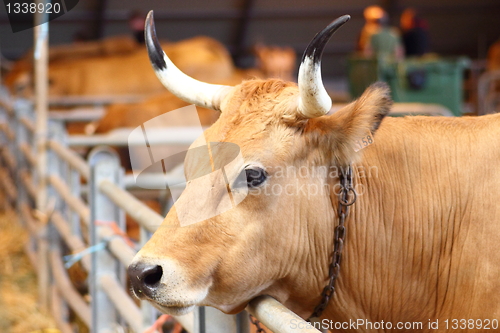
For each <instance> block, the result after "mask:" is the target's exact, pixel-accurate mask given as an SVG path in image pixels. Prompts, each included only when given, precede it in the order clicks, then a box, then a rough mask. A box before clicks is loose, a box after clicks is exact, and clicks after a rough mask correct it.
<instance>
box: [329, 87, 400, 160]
mask: <svg viewBox="0 0 500 333" xmlns="http://www.w3.org/2000/svg"><path fill="white" fill-rule="evenodd" d="M391 106H392V99H391V97H390V89H389V87H388V86H387V84H385V83H382V82H377V83H374V84H372V85H371V86H370V87H368V88H367V89H366V90H365V92H364V93H363V95H361V97H359V99H357V100H355V101H354V102H352V103H350V104H349V105H347V106H345V107H344V108H342V109H340V110H339V111H337V112H335V113H334V114H333V115H331V116H330V117H328V118H329V123H330V129H331V130H332V131H331V132H330V135H331V137H330V140H331V141H333V142H331V144H332V145H333V146H334V147H335V148H334V150H335V154H336V155H337V156H336V157H337V161H338V162H344V163H345V162H347V163H349V162H352V161H354V160H356V156H357V155H358V154H356V150H358V149H357V148H358V144H359V142H363V141H362V139H363V138H366V136H367V135H374V134H375V132H376V131H377V129H378V128H379V126H380V123H381V122H382V120H383V119H384V117H385V116H386V115H387V114H388V113H389V111H390V109H391ZM332 148H333V147H332Z"/></svg>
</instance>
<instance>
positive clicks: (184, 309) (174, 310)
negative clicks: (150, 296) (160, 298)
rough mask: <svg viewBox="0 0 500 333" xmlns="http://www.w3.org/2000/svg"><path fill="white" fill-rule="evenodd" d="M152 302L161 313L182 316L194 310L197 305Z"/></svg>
mask: <svg viewBox="0 0 500 333" xmlns="http://www.w3.org/2000/svg"><path fill="white" fill-rule="evenodd" d="M151 304H152V305H153V306H154V307H155V308H156V309H158V311H160V312H161V313H164V314H168V315H171V316H182V315H185V314H188V313H189V312H191V311H193V309H194V308H195V305H190V306H163V305H161V304H158V303H155V302H152V301H151Z"/></svg>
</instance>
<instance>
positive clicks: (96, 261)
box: [89, 147, 121, 333]
mask: <svg viewBox="0 0 500 333" xmlns="http://www.w3.org/2000/svg"><path fill="white" fill-rule="evenodd" d="M119 161H120V159H119V157H118V155H117V154H116V153H115V152H114V151H112V150H110V149H109V148H103V147H97V148H94V149H93V150H92V152H91V153H90V156H89V164H90V184H89V185H90V187H89V195H90V197H89V203H90V222H91V223H90V240H91V245H92V246H96V245H97V244H102V243H103V242H105V241H106V240H105V239H101V238H100V237H99V230H100V228H102V223H106V222H116V221H117V220H118V219H119V218H120V213H119V209H118V208H117V207H116V206H115V205H114V204H113V202H112V201H111V200H110V199H109V198H108V197H107V196H105V195H104V194H102V193H101V192H100V191H99V183H100V182H101V181H103V180H108V181H111V182H113V183H115V184H117V183H119V182H120V178H121V172H120V162H119ZM91 260H92V269H91V272H90V291H91V297H92V327H93V330H94V332H95V333H108V332H113V331H114V329H115V327H114V326H115V325H116V323H117V321H118V313H117V311H116V309H115V308H114V306H113V303H112V302H111V300H110V299H108V297H107V296H106V293H105V292H104V291H103V290H102V286H101V283H100V280H101V277H102V276H104V275H113V276H119V275H120V273H119V270H120V265H119V263H118V261H117V260H116V259H115V258H113V256H112V255H111V254H110V253H109V252H108V251H106V250H105V249H104V250H98V251H94V252H92V258H91Z"/></svg>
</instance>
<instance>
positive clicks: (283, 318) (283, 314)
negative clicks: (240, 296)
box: [246, 296, 321, 333]
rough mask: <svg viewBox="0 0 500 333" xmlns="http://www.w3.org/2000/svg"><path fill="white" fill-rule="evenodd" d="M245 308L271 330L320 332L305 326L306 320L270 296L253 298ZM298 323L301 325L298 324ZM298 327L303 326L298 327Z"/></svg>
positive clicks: (291, 332) (292, 332)
mask: <svg viewBox="0 0 500 333" xmlns="http://www.w3.org/2000/svg"><path fill="white" fill-rule="evenodd" d="M246 310H247V311H248V312H249V313H250V314H252V315H253V316H254V317H255V318H257V319H258V320H259V321H260V322H261V323H263V324H264V325H266V327H267V328H269V329H270V330H271V331H273V332H279V333H313V332H318V333H321V331H319V330H317V329H315V328H314V327H310V328H306V326H307V322H306V321H305V320H304V319H302V318H300V317H299V316H297V315H296V314H295V313H293V312H292V311H290V310H289V309H288V308H287V307H285V306H284V305H283V304H281V303H280V302H278V301H277V300H275V299H274V298H272V297H271V296H259V297H257V298H254V299H253V300H252V301H251V302H250V303H249V304H248V306H247V308H246ZM299 323H300V324H302V325H299ZM294 324H296V325H294ZM299 327H304V328H303V329H300V328H299Z"/></svg>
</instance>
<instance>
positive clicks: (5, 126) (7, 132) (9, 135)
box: [0, 123, 16, 141]
mask: <svg viewBox="0 0 500 333" xmlns="http://www.w3.org/2000/svg"><path fill="white" fill-rule="evenodd" d="M0 130H1V131H2V132H4V133H5V135H6V136H7V138H9V140H10V141H14V139H15V137H16V135H15V133H14V131H12V129H11V128H10V127H9V125H8V124H6V123H0Z"/></svg>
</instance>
